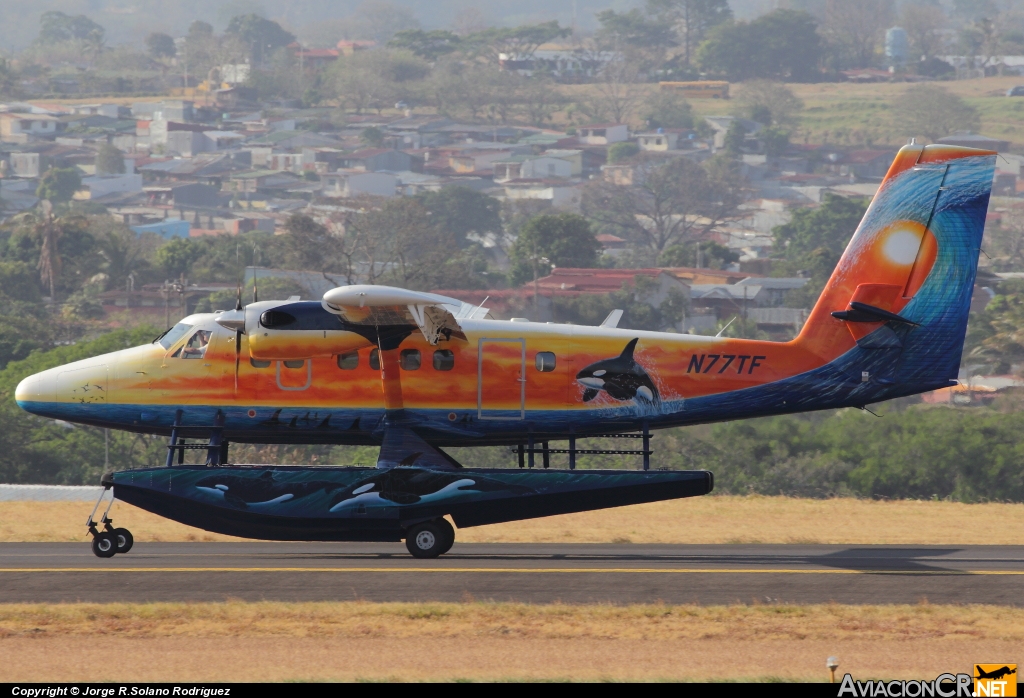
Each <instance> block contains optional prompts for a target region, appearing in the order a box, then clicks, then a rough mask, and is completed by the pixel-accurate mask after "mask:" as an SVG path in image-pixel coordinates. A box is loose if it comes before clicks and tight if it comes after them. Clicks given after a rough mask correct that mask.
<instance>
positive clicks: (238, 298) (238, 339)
mask: <svg viewBox="0 0 1024 698" xmlns="http://www.w3.org/2000/svg"><path fill="white" fill-rule="evenodd" d="M235 312H236V313H241V314H242V326H241V327H239V328H238V329H236V330H235V393H237V392H238V361H239V356H240V355H241V353H242V333H243V332H244V331H245V311H244V310H242V284H238V293H237V294H236V295H235Z"/></svg>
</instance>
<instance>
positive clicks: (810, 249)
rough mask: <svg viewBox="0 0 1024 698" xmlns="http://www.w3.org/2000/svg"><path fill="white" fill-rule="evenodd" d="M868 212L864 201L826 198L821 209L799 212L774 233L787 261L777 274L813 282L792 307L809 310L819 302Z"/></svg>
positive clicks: (793, 300) (794, 297)
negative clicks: (807, 279)
mask: <svg viewBox="0 0 1024 698" xmlns="http://www.w3.org/2000/svg"><path fill="white" fill-rule="evenodd" d="M866 209H867V205H866V202H864V201H862V200H859V199H847V198H845V197H842V196H837V195H835V194H825V196H824V198H823V199H822V202H821V205H820V206H818V208H813V209H812V208H801V209H796V210H795V211H794V212H793V219H792V220H791V221H790V222H789V223H786V224H785V225H780V226H776V227H775V228H773V229H772V234H773V235H774V236H775V246H774V247H775V249H776V250H779V251H780V252H781V254H782V257H783V260H784V261H783V262H782V263H780V264H777V265H776V266H775V268H774V269H773V271H777V272H778V273H779V274H782V275H787V276H797V275H801V276H810V278H811V281H810V282H808V284H807V285H806V286H804V287H803V288H802V289H799V290H798V291H796V292H791V298H789V299H787V302H788V303H789V304H790V305H792V306H794V307H798V308H808V307H810V306H811V304H812V303H813V302H814V301H815V299H817V297H818V295H819V294H820V293H821V290H822V289H823V288H825V283H826V282H827V281H828V279H829V277H831V276H832V272H833V271H834V270H835V268H836V265H837V264H838V263H839V258H840V257H841V256H842V254H843V250H845V249H846V245H847V243H849V242H850V238H852V237H853V233H854V232H855V231H856V230H857V226H858V225H859V224H860V221H861V219H862V218H863V217H864V211H865V210H866Z"/></svg>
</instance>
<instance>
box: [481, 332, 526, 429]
mask: <svg viewBox="0 0 1024 698" xmlns="http://www.w3.org/2000/svg"><path fill="white" fill-rule="evenodd" d="M476 378H477V388H476V406H477V418H478V419H525V418H526V340H525V339H481V340H480V341H479V343H478V344H477V374H476Z"/></svg>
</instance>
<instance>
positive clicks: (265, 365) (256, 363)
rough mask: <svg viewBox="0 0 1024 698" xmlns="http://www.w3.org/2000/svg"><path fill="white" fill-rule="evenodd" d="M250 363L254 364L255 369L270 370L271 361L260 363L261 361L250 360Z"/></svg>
mask: <svg viewBox="0 0 1024 698" xmlns="http://www.w3.org/2000/svg"><path fill="white" fill-rule="evenodd" d="M249 363H250V364H252V367H253V368H270V362H269V361H260V360H259V359H249Z"/></svg>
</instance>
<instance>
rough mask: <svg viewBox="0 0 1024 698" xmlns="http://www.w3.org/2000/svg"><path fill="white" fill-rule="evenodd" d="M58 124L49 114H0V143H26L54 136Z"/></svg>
mask: <svg viewBox="0 0 1024 698" xmlns="http://www.w3.org/2000/svg"><path fill="white" fill-rule="evenodd" d="M59 122H60V120H59V119H58V118H57V117H56V116H51V115H49V114H31V113H17V112H0V141H4V142H7V143H28V142H29V141H30V140H33V139H35V138H42V137H46V136H54V135H56V133H57V124H58V123H59Z"/></svg>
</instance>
